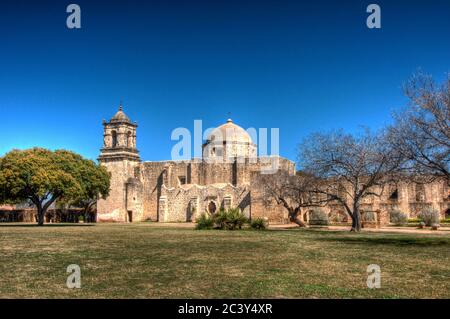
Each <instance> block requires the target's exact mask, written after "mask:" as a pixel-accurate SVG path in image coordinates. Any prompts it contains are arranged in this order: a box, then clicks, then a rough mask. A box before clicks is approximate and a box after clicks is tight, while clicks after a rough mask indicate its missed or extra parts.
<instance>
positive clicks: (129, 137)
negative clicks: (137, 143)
mask: <svg viewBox="0 0 450 319" xmlns="http://www.w3.org/2000/svg"><path fill="white" fill-rule="evenodd" d="M132 146H133V141H132V136H131V132H130V131H128V133H127V147H132Z"/></svg>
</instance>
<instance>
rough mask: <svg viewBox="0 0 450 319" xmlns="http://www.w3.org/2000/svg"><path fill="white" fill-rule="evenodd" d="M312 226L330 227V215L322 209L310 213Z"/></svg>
mask: <svg viewBox="0 0 450 319" xmlns="http://www.w3.org/2000/svg"><path fill="white" fill-rule="evenodd" d="M309 224H310V225H324V226H326V225H328V215H327V213H325V212H324V211H323V210H322V209H313V210H312V211H310V212H309Z"/></svg>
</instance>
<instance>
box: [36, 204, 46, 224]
mask: <svg viewBox="0 0 450 319" xmlns="http://www.w3.org/2000/svg"><path fill="white" fill-rule="evenodd" d="M44 217H45V212H44V210H43V209H42V207H38V209H37V218H38V226H44Z"/></svg>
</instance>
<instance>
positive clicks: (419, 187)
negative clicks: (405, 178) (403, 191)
mask: <svg viewBox="0 0 450 319" xmlns="http://www.w3.org/2000/svg"><path fill="white" fill-rule="evenodd" d="M424 201H425V186H424V185H423V184H416V202H424Z"/></svg>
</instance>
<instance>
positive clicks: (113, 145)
mask: <svg viewBox="0 0 450 319" xmlns="http://www.w3.org/2000/svg"><path fill="white" fill-rule="evenodd" d="M111 136H112V145H111V146H112V147H116V146H117V132H116V131H112V132H111Z"/></svg>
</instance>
